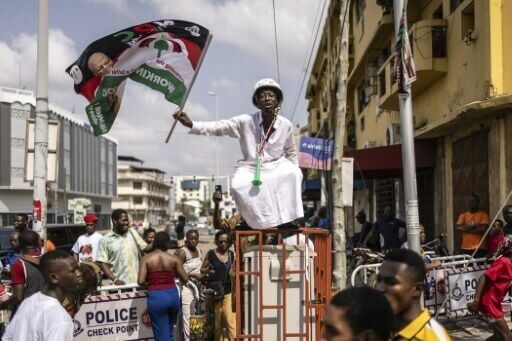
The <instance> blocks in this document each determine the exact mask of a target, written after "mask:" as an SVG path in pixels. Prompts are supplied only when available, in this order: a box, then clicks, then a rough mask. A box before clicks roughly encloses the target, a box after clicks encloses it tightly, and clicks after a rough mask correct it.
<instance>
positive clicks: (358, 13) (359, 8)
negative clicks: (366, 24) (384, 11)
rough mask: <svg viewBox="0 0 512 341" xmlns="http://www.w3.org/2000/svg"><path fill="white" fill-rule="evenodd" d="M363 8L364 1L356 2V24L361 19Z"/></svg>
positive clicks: (357, 0)
mask: <svg viewBox="0 0 512 341" xmlns="http://www.w3.org/2000/svg"><path fill="white" fill-rule="evenodd" d="M365 8H366V0H356V19H357V21H358V22H359V20H361V18H362V17H363V13H364V9H365Z"/></svg>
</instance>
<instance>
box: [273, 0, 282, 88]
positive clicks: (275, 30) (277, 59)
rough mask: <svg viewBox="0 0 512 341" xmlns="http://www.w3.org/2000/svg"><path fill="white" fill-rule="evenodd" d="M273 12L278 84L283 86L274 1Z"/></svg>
mask: <svg viewBox="0 0 512 341" xmlns="http://www.w3.org/2000/svg"><path fill="white" fill-rule="evenodd" d="M272 10H273V13H274V40H275V44H276V64H277V82H278V83H279V84H281V73H280V71H279V48H278V46H277V22H276V4H275V0H272Z"/></svg>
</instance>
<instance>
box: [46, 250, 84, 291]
mask: <svg viewBox="0 0 512 341" xmlns="http://www.w3.org/2000/svg"><path fill="white" fill-rule="evenodd" d="M50 280H51V281H52V282H53V284H56V285H58V286H60V287H61V288H64V289H68V290H72V289H76V287H77V286H79V285H81V284H82V272H81V271H80V270H79V268H78V263H77V261H76V260H75V259H74V258H73V257H68V258H66V259H63V260H61V261H59V262H57V263H56V264H54V266H53V267H52V273H51V274H50Z"/></svg>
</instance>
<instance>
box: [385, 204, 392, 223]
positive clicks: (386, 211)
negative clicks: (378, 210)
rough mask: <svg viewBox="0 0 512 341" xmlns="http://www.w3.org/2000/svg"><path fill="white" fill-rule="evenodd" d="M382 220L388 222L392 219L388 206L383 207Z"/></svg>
mask: <svg viewBox="0 0 512 341" xmlns="http://www.w3.org/2000/svg"><path fill="white" fill-rule="evenodd" d="M384 218H385V219H386V220H390V219H391V218H393V212H392V211H391V207H390V206H386V207H384Z"/></svg>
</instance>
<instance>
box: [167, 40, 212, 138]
mask: <svg viewBox="0 0 512 341" xmlns="http://www.w3.org/2000/svg"><path fill="white" fill-rule="evenodd" d="M212 38H213V35H211V34H209V33H208V38H206V43H205V44H204V51H203V53H201V58H199V62H198V63H197V69H196V72H194V77H192V81H191V82H190V86H188V87H187V91H186V92H185V96H184V97H183V101H182V102H181V105H180V107H179V109H178V110H177V111H175V112H174V113H178V115H176V118H175V119H174V123H173V124H172V127H171V130H169V134H167V138H166V139H165V143H169V140H170V139H171V136H172V133H173V132H174V128H176V124H177V123H178V117H180V115H181V112H182V111H183V108H184V107H185V103H186V102H187V98H188V95H189V94H190V90H191V89H192V86H193V85H194V82H195V80H196V77H197V74H198V73H199V70H200V69H201V65H202V64H203V59H204V56H205V55H206V52H207V51H208V47H209V46H210V42H211V40H212ZM174 113H173V114H174Z"/></svg>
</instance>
